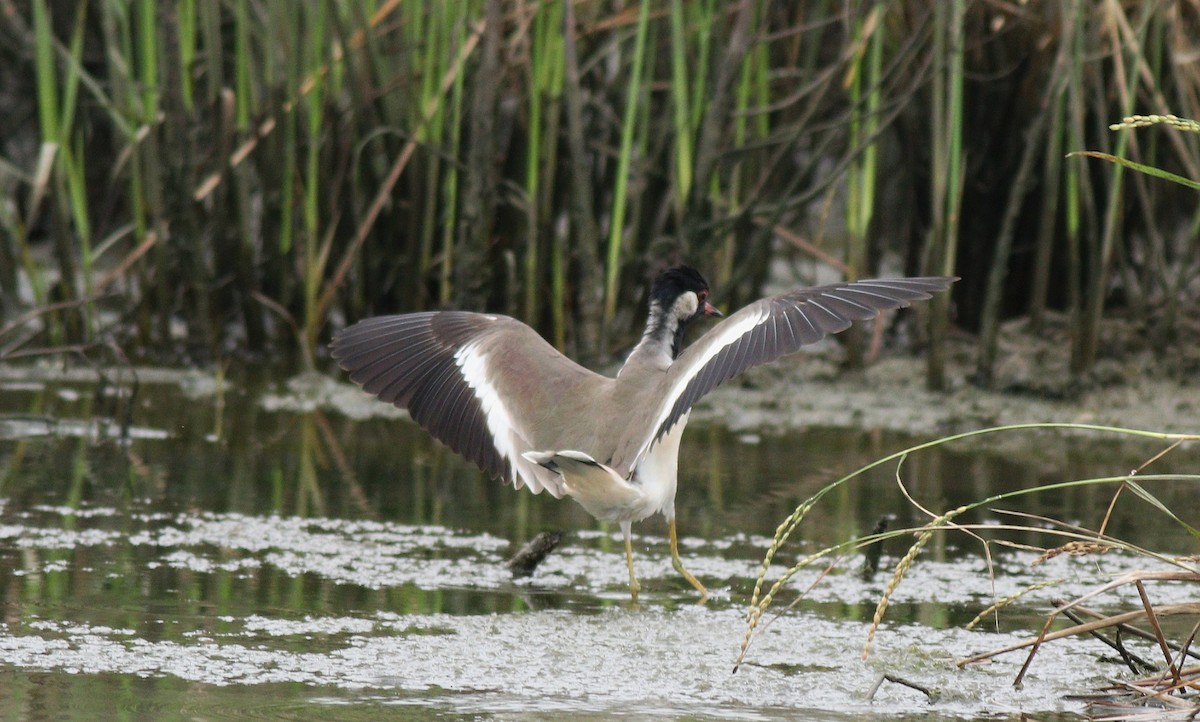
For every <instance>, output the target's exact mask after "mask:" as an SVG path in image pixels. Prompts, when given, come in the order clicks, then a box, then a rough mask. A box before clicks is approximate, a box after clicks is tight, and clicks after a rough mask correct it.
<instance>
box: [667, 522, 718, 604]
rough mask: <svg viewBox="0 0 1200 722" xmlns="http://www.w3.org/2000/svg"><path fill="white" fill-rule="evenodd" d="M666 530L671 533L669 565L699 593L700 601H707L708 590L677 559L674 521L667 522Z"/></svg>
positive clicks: (677, 540) (677, 543) (676, 538)
mask: <svg viewBox="0 0 1200 722" xmlns="http://www.w3.org/2000/svg"><path fill="white" fill-rule="evenodd" d="M667 529H669V530H670V533H671V565H672V566H674V567H675V571H677V572H679V573H680V574H681V575H683V578H684V579H686V580H688V584H691V585H692V586H693V587H695V588H696V591H698V592H700V601H702V602H703V601H704V600H706V599H708V590H707V589H705V588H704V585H703V584H701V583H700V580H699V579H697V578H696V577H694V576H692V573H691V572H689V571H688V570H687V569H684V568H683V560H682V559H680V558H679V537H678V536H676V534H675V520H674V519H671V520H669V521H667Z"/></svg>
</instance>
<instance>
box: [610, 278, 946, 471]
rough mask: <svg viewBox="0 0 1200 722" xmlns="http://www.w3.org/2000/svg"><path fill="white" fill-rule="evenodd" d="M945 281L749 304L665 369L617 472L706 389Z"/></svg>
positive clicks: (865, 284)
mask: <svg viewBox="0 0 1200 722" xmlns="http://www.w3.org/2000/svg"><path fill="white" fill-rule="evenodd" d="M956 280H958V279H957V278H951V277H927V278H895V279H878V280H867V281H853V282H846V283H835V284H832V285H828V286H818V287H815V288H801V289H796V290H793V291H788V292H786V293H782V294H780V295H778V296H773V297H770V298H764V299H762V300H759V301H756V302H754V303H752V304H750V305H748V306H746V307H745V308H742V309H741V310H739V311H738V312H737V313H734V314H732V315H730V316H729V317H728V318H726V319H725V320H724V321H722V322H721V323H719V324H717V325H716V326H715V327H713V328H712V329H711V330H710V331H709V332H708V333H707V334H705V335H704V336H703V337H701V338H700V339H699V340H698V341H696V342H695V343H693V344H692V345H691V346H689V347H688V348H686V349H684V351H683V353H681V354H680V355H679V357H678V358H677V359H676V360H675V362H674V363H673V364H672V365H671V367H670V369H669V370H668V371H667V379H666V384H665V391H664V393H663V394H662V400H661V402H660V403H659V405H658V409H657V411H654V412H653V413H648V414H646V417H647V419H648V420H649V421H650V424H649V426H648V427H647V428H645V429H644V430H633V433H631V434H628V435H627V436H626V443H625V445H624V446H623V447H622V448H620V449H618V450H617V452H616V454H614V457H613V466H614V468H615V469H617V471H618V473H622V474H628V473H629V471H630V470H632V469H633V468H634V467H636V466H637V463H638V461H639V460H640V459H641V457H642V456H643V455H644V454H645V452H646V450H647V449H648V448H649V447H650V445H651V444H653V443H654V442H655V441H657V440H659V439H661V438H662V437H663V436H664V435H666V433H667V432H668V431H670V429H671V427H673V426H674V425H675V424H676V423H677V422H678V421H679V419H680V418H682V417H683V416H684V414H686V413H687V412H688V410H689V409H691V407H692V405H693V404H695V403H696V402H697V401H699V400H700V398H702V397H703V396H704V395H705V394H707V393H708V392H709V391H712V390H713V389H714V388H716V387H717V386H719V385H720V384H722V383H724V382H725V381H727V380H729V379H730V378H732V377H733V376H736V375H737V374H739V373H741V372H742V371H744V370H746V369H748V368H751V367H753V366H758V365H760V364H764V363H769V362H771V361H774V360H776V359H778V358H779V357H781V356H785V355H787V354H790V353H795V352H796V351H799V350H800V348H801V347H802V346H806V345H808V344H811V343H815V342H816V341H819V340H821V339H822V338H824V337H825V336H826V335H827V334H830V333H837V332H839V331H844V330H845V329H846V328H848V327H849V326H850V325H851V323H852V322H853V321H858V320H865V319H869V318H874V317H875V316H877V315H879V314H880V313H881V312H883V311H886V310H891V309H895V308H900V307H902V306H907V305H909V304H910V303H912V302H913V301H918V300H924V299H927V298H930V296H931V295H932V294H934V293H938V292H940V291H945V290H946V289H948V288H949V287H950V284H952V283H954V281H956Z"/></svg>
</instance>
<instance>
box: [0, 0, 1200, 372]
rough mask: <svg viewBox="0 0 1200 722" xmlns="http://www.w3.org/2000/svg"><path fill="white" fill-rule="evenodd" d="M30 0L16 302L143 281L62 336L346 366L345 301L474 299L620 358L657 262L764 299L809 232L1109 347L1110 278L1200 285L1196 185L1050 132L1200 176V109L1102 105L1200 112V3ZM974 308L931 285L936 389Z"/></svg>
mask: <svg viewBox="0 0 1200 722" xmlns="http://www.w3.org/2000/svg"><path fill="white" fill-rule="evenodd" d="M0 5H2V7H0V10H3V11H4V12H2V13H0V23H3V30H4V31H5V32H6V33H7V35H6V37H12V38H14V39H15V41H16V42H12V43H6V44H3V47H0V59H2V60H3V61H4V62H3V63H0V81H2V82H0V88H5V89H6V90H3V91H0V93H2V94H3V96H4V97H2V98H0V100H3V101H4V102H5V103H6V106H7V107H10V108H11V109H12V113H11V114H10V117H12V118H15V119H18V121H19V122H14V123H12V124H10V125H9V126H8V127H6V128H5V129H4V130H2V131H0V191H3V195H4V197H5V198H6V199H8V200H5V201H3V202H0V263H3V264H4V266H5V267H4V268H0V307H3V308H4V309H5V310H6V311H8V310H18V311H19V310H22V309H23V308H26V307H37V306H45V305H48V304H53V303H56V302H62V301H69V300H79V299H90V298H91V297H92V296H94V295H98V294H99V293H101V292H103V293H105V294H107V295H106V297H105V299H104V300H103V301H98V302H97V303H101V304H102V307H103V308H104V309H105V310H114V311H118V312H119V313H117V314H115V315H114V314H97V313H93V311H94V309H95V307H94V305H92V304H90V303H88V304H84V306H83V308H85V309H86V311H85V312H84V313H78V312H75V311H65V310H64V311H62V312H59V313H51V314H45V315H37V316H35V317H36V318H38V319H40V322H41V323H42V326H41V327H40V329H37V328H35V329H34V330H35V331H36V332H37V334H39V335H40V337H41V340H42V341H43V342H46V343H55V342H65V341H68V340H72V341H73V340H81V339H84V340H86V339H91V338H97V337H98V336H115V337H116V338H119V339H121V340H122V342H123V343H125V344H126V345H127V346H128V347H129V348H130V350H131V351H136V352H138V353H142V354H153V355H159V356H165V357H167V358H172V357H174V358H188V359H190V358H215V357H220V356H225V355H229V354H231V353H251V354H254V353H262V352H265V351H268V350H271V349H278V348H281V347H282V348H290V347H293V346H295V347H298V348H297V350H299V351H301V352H302V353H303V356H304V357H305V358H306V359H308V360H309V361H310V363H315V362H316V359H317V358H318V356H319V349H320V348H321V345H322V342H323V340H324V339H325V338H327V335H328V333H329V331H330V329H331V328H334V327H337V326H340V325H341V324H344V323H346V322H348V321H352V320H354V319H357V318H359V317H362V316H364V315H367V314H372V313H380V312H388V311H402V310H414V309H422V308H432V307H443V306H448V305H460V306H470V307H475V308H489V309H492V310H498V311H503V312H510V313H516V314H517V315H520V316H522V317H523V318H525V319H526V320H528V321H530V322H531V323H534V324H535V325H538V326H539V327H540V328H541V329H542V330H544V331H546V332H547V335H548V336H549V337H550V338H551V339H552V340H553V341H554V342H555V343H556V345H558V346H560V347H564V348H569V349H570V350H572V351H573V352H575V353H577V354H579V355H581V356H590V357H592V358H593V359H596V360H600V359H603V358H605V357H607V356H608V355H609V354H610V353H613V352H614V351H616V350H618V349H620V348H622V347H623V346H624V345H626V344H628V343H629V341H630V340H631V339H632V338H633V336H634V335H635V334H636V333H637V328H636V326H637V321H636V318H637V316H638V314H637V313H636V312H635V311H636V309H637V308H638V304H639V302H641V301H642V300H643V297H644V293H645V288H646V286H647V282H648V280H649V279H650V278H651V277H652V275H653V273H654V272H655V271H656V270H657V269H658V268H659V267H661V266H664V265H666V264H669V263H675V262H679V261H688V262H690V263H692V264H694V265H696V266H698V267H700V268H701V269H702V270H705V271H707V272H709V275H710V276H711V277H712V280H714V285H715V288H714V290H715V292H716V298H717V300H718V301H723V302H725V303H728V304H732V305H736V304H739V303H742V302H744V301H745V300H747V299H749V298H752V297H754V296H755V295H756V294H757V293H758V292H759V289H760V287H761V285H762V283H763V282H764V280H765V279H766V278H767V275H768V271H769V269H770V268H771V266H770V261H771V260H772V259H773V258H784V259H787V260H793V261H796V262H797V264H796V267H797V268H798V269H799V271H798V273H797V279H796V280H797V282H800V281H803V280H804V279H805V278H808V277H815V275H816V274H814V273H811V269H812V266H813V265H820V266H827V267H830V268H832V269H835V270H837V271H838V272H843V271H846V269H849V270H848V273H851V274H856V275H871V274H875V273H878V272H880V270H881V269H884V268H887V269H889V272H890V270H891V269H894V268H896V267H897V266H902V267H903V269H904V270H905V271H906V272H909V273H916V272H920V271H929V272H936V273H953V274H956V275H960V276H963V277H964V279H965V282H964V283H962V284H958V286H957V287H956V296H955V299H954V302H953V309H954V314H955V318H956V321H957V322H958V323H960V324H962V325H964V326H966V327H967V328H969V329H977V328H979V327H981V326H983V325H984V324H985V323H986V324H991V326H990V327H989V328H994V327H995V326H996V325H997V324H999V323H1000V322H1002V321H1003V320H1005V319H1006V318H1009V317H1011V316H1013V315H1015V314H1021V313H1024V312H1025V310H1026V309H1027V308H1032V309H1033V310H1034V311H1035V312H1036V313H1038V314H1039V315H1040V316H1044V315H1045V313H1046V312H1047V309H1049V310H1050V311H1051V312H1052V311H1053V310H1056V309H1061V310H1064V311H1067V312H1068V313H1069V314H1071V315H1072V316H1073V317H1074V318H1075V319H1076V320H1077V321H1078V324H1077V326H1076V328H1077V333H1076V341H1075V342H1074V344H1075V347H1076V363H1075V364H1074V372H1075V373H1076V374H1079V375H1083V374H1086V373H1087V372H1088V368H1089V367H1090V365H1091V364H1092V363H1093V362H1094V360H1095V357H1096V352H1095V339H1096V338H1097V328H1098V327H1097V324H1098V323H1099V322H1100V321H1102V320H1103V319H1104V317H1105V314H1106V313H1108V312H1109V310H1110V309H1111V308H1112V301H1113V300H1114V298H1113V294H1112V293H1111V291H1112V290H1113V289H1114V288H1119V289H1120V291H1121V293H1120V299H1122V300H1124V301H1125V302H1126V303H1127V304H1128V308H1129V309H1130V310H1131V311H1132V312H1134V313H1136V314H1141V317H1142V318H1144V319H1155V320H1154V321H1153V325H1154V326H1155V327H1156V328H1157V329H1158V333H1159V335H1160V337H1161V338H1163V339H1168V338H1170V337H1171V334H1172V333H1174V332H1176V331H1177V330H1178V329H1179V328H1181V324H1182V323H1183V319H1184V318H1186V314H1183V313H1181V312H1180V311H1179V309H1182V308H1186V307H1187V306H1186V304H1187V300H1188V299H1189V298H1192V297H1194V296H1195V295H1196V293H1197V290H1196V289H1195V288H1194V284H1192V283H1191V282H1190V280H1189V279H1191V278H1193V277H1194V274H1193V273H1192V271H1193V270H1194V269H1195V268H1196V265H1197V264H1198V263H1200V242H1197V241H1196V233H1195V228H1196V227H1198V226H1200V221H1198V220H1197V219H1198V218H1200V203H1198V202H1197V199H1196V197H1195V196H1194V195H1185V194H1183V193H1182V192H1181V191H1180V190H1178V189H1175V188H1164V187H1162V186H1161V185H1158V184H1155V183H1154V182H1153V181H1152V180H1150V179H1145V180H1129V179H1122V178H1120V177H1119V175H1118V172H1117V171H1116V169H1115V168H1113V169H1109V170H1104V171H1098V170H1095V169H1093V170H1090V171H1089V170H1085V168H1083V167H1081V164H1080V163H1079V162H1066V163H1060V162H1057V161H1055V160H1054V158H1055V156H1056V155H1058V154H1060V153H1061V152H1066V151H1070V150H1083V149H1089V150H1097V151H1100V152H1113V151H1126V152H1127V153H1128V155H1129V157H1130V159H1131V160H1133V161H1135V162H1141V163H1148V164H1151V165H1158V166H1162V167H1164V168H1166V169H1167V170H1173V171H1176V172H1178V173H1180V174H1181V175H1183V176H1185V177H1189V178H1193V179H1195V178H1197V177H1200V171H1198V170H1197V165H1200V163H1198V161H1197V158H1200V155H1198V144H1197V142H1196V140H1195V139H1192V138H1184V139H1174V138H1172V139H1164V140H1162V141H1161V142H1158V141H1155V140H1153V139H1147V141H1144V142H1138V141H1136V140H1135V141H1128V142H1126V141H1122V140H1121V139H1120V138H1112V137H1110V136H1108V135H1107V131H1105V130H1104V126H1105V125H1106V124H1107V122H1108V121H1109V120H1110V119H1111V118H1117V117H1123V116H1124V115H1127V114H1130V113H1132V112H1134V111H1144V112H1158V113H1164V112H1167V111H1171V112H1174V113H1177V114H1178V115H1180V116H1185V117H1198V116H1200V108H1198V107H1196V106H1197V104H1198V103H1200V100H1198V98H1200V92H1198V91H1200V72H1198V71H1196V69H1195V67H1194V64H1189V63H1186V62H1181V60H1182V59H1186V58H1188V57H1191V55H1190V54H1191V53H1194V51H1195V42H1194V37H1196V34H1195V33H1194V32H1190V31H1191V30H1195V29H1196V27H1197V25H1198V24H1200V20H1198V19H1197V17H1196V16H1195V11H1194V8H1191V7H1190V6H1180V5H1176V4H1170V3H1144V4H1128V3H1126V4H1121V3H1116V2H1101V3H1083V2H1079V0H1072V2H1071V3H1069V4H1067V5H1062V4H1057V3H1029V4H1018V5H1004V6H995V5H987V4H983V3H968V2H966V0H954V1H953V2H949V3H932V4H930V3H915V2H892V3H882V2H853V3H836V2H828V1H826V2H815V3H804V4H800V5H788V4H780V3H769V2H766V0H740V1H739V2H737V3H720V2H714V1H712V0H703V1H701V2H677V1H676V0H629V1H628V2H620V3H616V4H612V3H602V2H591V1H585V2H561V1H560V0H475V1H472V2H463V3H451V2H446V3H401V2H395V1H387V2H373V3H367V4H361V3H349V4H345V3H335V2H330V1H329V0H306V1H305V2H300V3H289V2H282V0H231V1H229V2H217V0H179V1H178V2H175V3H169V4H166V5H164V4H161V3H154V2H149V1H148V0H137V1H136V2H132V3H127V2H118V1H117V0H102V1H99V2H96V1H92V2H84V1H83V0H79V1H78V2H74V3H71V2H65V3H49V2H45V0H33V1H32V2H30V3H26V4H17V3H12V2H11V0H0ZM1056 57H1061V58H1063V61H1062V63H1063V65H1060V64H1059V63H1056V62H1054V61H1053V59H1054V58H1056ZM1059 86H1061V87H1062V88H1063V90H1062V92H1061V93H1054V94H1051V95H1050V96H1049V97H1052V99H1053V104H1052V105H1051V106H1049V108H1048V109H1043V110H1040V111H1039V110H1038V108H1039V107H1043V108H1044V103H1043V99H1044V98H1046V97H1048V94H1047V88H1052V87H1059ZM1111 88H1119V90H1120V92H1119V93H1115V94H1113V93H1110V92H1109V89H1111ZM999 108H1005V109H1010V111H1011V112H1004V113H1001V112H997V109H999ZM20 119H28V120H25V121H20ZM1034 119H1040V120H1038V122H1039V123H1041V126H1040V127H1039V132H1038V133H1036V134H1033V133H1029V129H1030V127H1031V123H1032V122H1033V120H1034ZM1026 139H1027V142H1028V144H1029V145H1031V146H1034V148H1033V149H1032V150H1030V151H1029V156H1028V160H1027V161H1026V162H1025V163H1022V162H1020V157H1021V153H1020V152H1010V151H1011V150H1012V149H1013V148H1016V147H1022V146H1021V144H1022V143H1025V142H1026ZM1051 139H1053V142H1051ZM1056 149H1057V150H1056ZM1035 160H1036V161H1037V162H1034V161H1035ZM1022 168H1024V179H1023V180H1022V182H1021V183H1017V182H1016V181H1017V180H1018V179H1019V178H1020V177H1021V174H1022ZM1023 187H1027V188H1029V190H1028V192H1020V191H1021V189H1022V188H1023ZM1050 188H1054V189H1055V193H1048V192H1047V190H1048V189H1050ZM13 199H15V200H13ZM1043 199H1049V200H1048V201H1047V202H1046V203H1043V202H1042V200H1043ZM838 202H843V203H844V204H845V206H846V208H845V213H843V214H832V215H831V214H830V212H829V209H830V208H833V207H836V204H837V203H838ZM833 215H837V216H838V217H839V218H840V219H842V220H840V221H839V223H841V222H844V224H845V231H846V233H845V234H842V233H832V232H829V233H827V232H826V229H837V226H838V225H839V224H838V223H831V222H830V218H831V217H833ZM1001 237H1006V238H1008V239H1010V240H1011V241H1012V242H1011V246H1010V247H1008V248H1007V249H1005V248H1004V247H1003V246H1001V250H1000V252H999V253H997V252H996V249H997V247H998V240H999V239H1000V238H1001ZM843 238H846V239H852V240H850V241H849V242H848V244H847V242H843V241H842V240H841V239H843ZM1024 238H1040V239H1042V240H1041V241H1040V242H1039V244H1036V245H1037V250H1036V252H1035V251H1034V250H1033V246H1034V245H1035V244H1032V243H1024V242H1022V240H1021V239H1024ZM841 259H846V261H843V260H841ZM843 264H844V265H843ZM997 274H1003V275H997ZM989 278H991V279H992V281H991V283H990V288H991V290H987V289H988V288H989V282H988V279H989ZM996 289H999V290H996ZM985 298H990V301H986V302H985ZM63 308H75V309H78V308H80V307H79V306H69V307H63ZM1161 309H1167V311H1168V313H1166V314H1159V313H1158V311H1159V310H1161ZM951 315H952V314H951V305H950V303H949V302H948V301H946V302H943V301H936V302H935V303H934V304H933V305H932V306H931V317H932V319H931V320H932V326H931V327H930V335H929V338H930V340H931V342H932V343H931V346H930V349H931V351H930V356H929V358H930V363H929V367H928V376H929V378H928V381H929V383H930V385H932V386H935V387H943V386H945V385H946V384H947V378H946V374H947V371H946V364H947V356H946V354H947V350H946V345H947V339H948V324H949V319H950V318H951ZM101 319H104V320H101ZM1148 322H1149V321H1148ZM23 338H31V337H29V336H23ZM989 359H990V357H986V356H985V357H984V359H983V361H982V362H981V368H982V370H983V371H985V372H986V367H987V366H988V365H990V364H991V363H992V361H991V360H989ZM979 378H980V379H986V378H987V373H981V374H980V375H979Z"/></svg>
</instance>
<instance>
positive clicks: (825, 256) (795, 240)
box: [751, 216, 850, 275]
mask: <svg viewBox="0 0 1200 722" xmlns="http://www.w3.org/2000/svg"><path fill="white" fill-rule="evenodd" d="M751 222H753V223H754V225H756V226H759V227H762V226H765V225H767V224H768V223H770V222H771V221H770V220H769V219H767V218H766V217H764V216H754V218H752V219H751ZM771 232H773V233H774V234H775V235H777V236H779V237H780V238H782V239H783V240H785V241H787V242H788V243H791V244H792V245H793V246H795V247H796V248H799V249H800V250H802V251H804V252H805V253H807V254H808V255H810V256H812V257H813V258H815V259H817V260H818V261H823V262H825V263H827V264H829V265H830V266H833V267H834V268H836V269H837V270H839V271H841V272H842V273H843V274H846V275H849V273H850V267H849V266H847V265H846V262H845V261H843V260H842V259H840V258H837V257H836V256H833V255H831V254H829V253H828V252H826V251H823V250H821V249H820V248H818V247H817V246H815V245H813V244H812V243H810V242H808V241H806V240H804V238H803V237H801V236H800V234H798V233H796V232H795V231H793V230H792V229H790V228H788V227H786V226H784V225H783V224H782V223H776V224H775V225H773V226H771Z"/></svg>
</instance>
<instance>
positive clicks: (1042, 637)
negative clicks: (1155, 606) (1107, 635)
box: [954, 602, 1200, 683]
mask: <svg viewBox="0 0 1200 722" xmlns="http://www.w3.org/2000/svg"><path fill="white" fill-rule="evenodd" d="M1198 613H1200V602H1187V603H1183V604H1168V605H1166V606H1164V607H1160V608H1159V610H1158V614H1159V616H1163V615H1171V614H1198ZM1144 615H1145V612H1144V611H1142V610H1140V609H1139V610H1138V611H1136V612H1125V613H1123V614H1114V615H1112V616H1111V617H1105V618H1104V619H1097V620H1096V621H1094V622H1088V623H1086V624H1078V625H1075V626H1074V627H1067V628H1066V629H1060V630H1058V631H1057V632H1044V633H1043V634H1039V635H1038V636H1037V637H1034V638H1033V639H1027V640H1025V641H1023V642H1014V643H1013V644H1009V645H1005V646H1003V647H1000V648H999V649H993V650H992V651H990V652H983V653H981V654H976V655H975V656H973V657H967V658H965V659H960V660H958V661H957V662H955V663H954V664H955V665H956V666H958V667H965V666H967V665H968V664H975V663H977V662H983V661H985V660H988V659H991V658H992V657H998V656H1000V655H1001V654H1006V653H1008V652H1015V651H1016V650H1018V649H1024V648H1026V647H1029V646H1035V645H1040V644H1041V643H1042V642H1053V641H1054V640H1056V639H1062V638H1064V637H1073V636H1075V635H1078V634H1085V633H1087V632H1090V631H1091V630H1093V629H1103V628H1104V627H1111V626H1114V625H1117V624H1124V623H1126V622H1132V621H1133V620H1135V619H1139V618H1141V617H1143V616H1144ZM1051 623H1053V619H1051V620H1050V621H1048V622H1047V623H1046V626H1047V627H1049V626H1050V624H1051ZM1018 683H1019V680H1018Z"/></svg>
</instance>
